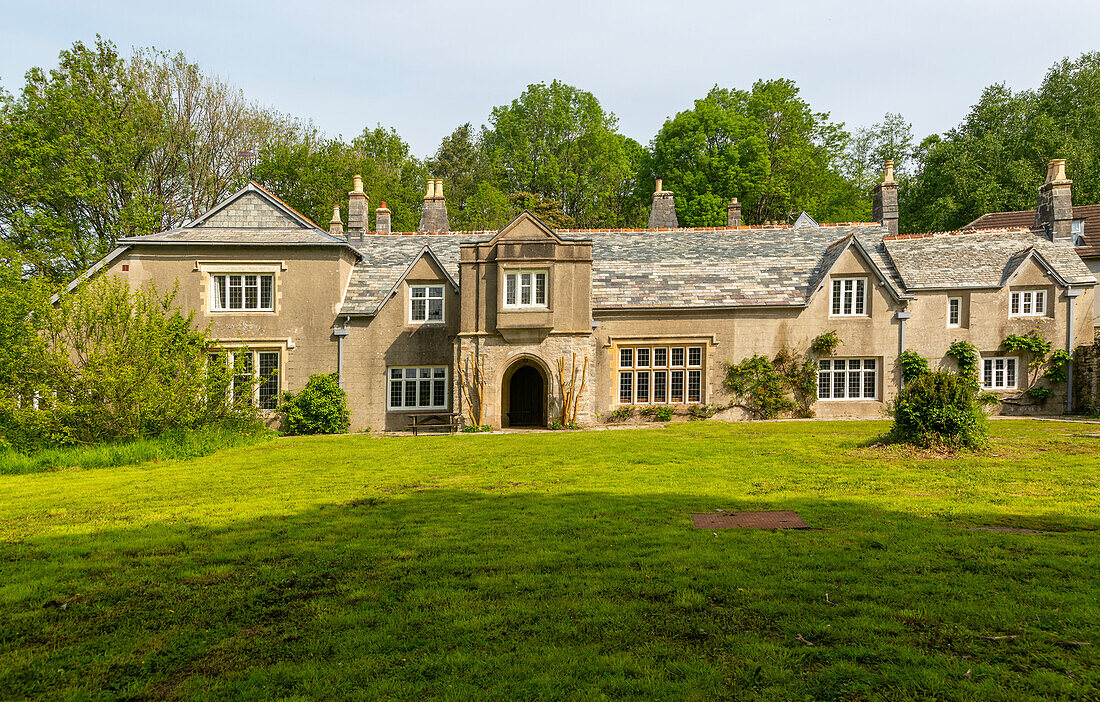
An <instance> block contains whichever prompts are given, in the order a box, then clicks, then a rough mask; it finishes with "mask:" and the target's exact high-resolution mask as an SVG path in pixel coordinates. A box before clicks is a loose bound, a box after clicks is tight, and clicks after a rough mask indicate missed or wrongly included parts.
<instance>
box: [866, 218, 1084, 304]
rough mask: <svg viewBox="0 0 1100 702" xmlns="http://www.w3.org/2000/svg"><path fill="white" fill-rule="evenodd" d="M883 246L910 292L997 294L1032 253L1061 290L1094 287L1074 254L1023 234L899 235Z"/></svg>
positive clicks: (1027, 232)
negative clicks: (994, 290) (992, 291)
mask: <svg viewBox="0 0 1100 702" xmlns="http://www.w3.org/2000/svg"><path fill="white" fill-rule="evenodd" d="M883 244H884V245H885V247H886V250H887V252H888V253H889V255H890V258H891V260H892V261H893V263H894V266H895V268H896V269H897V271H898V273H899V274H900V275H901V278H902V281H903V283H904V285H905V289H906V290H909V291H912V290H941V289H959V288H999V287H1001V286H1002V285H1004V281H1005V280H1006V271H1008V270H1009V269H1010V268H1012V269H1013V271H1014V270H1015V269H1018V268H1019V266H1020V265H1022V264H1023V262H1024V261H1025V260H1027V258H1028V257H1030V256H1031V255H1032V254H1031V253H1030V252H1031V251H1034V253H1035V254H1038V255H1039V259H1038V260H1040V261H1041V262H1042V263H1043V265H1045V266H1046V267H1047V268H1048V269H1049V270H1050V271H1051V272H1052V273H1053V274H1055V275H1056V276H1057V278H1058V279H1060V280H1062V281H1064V284H1068V285H1095V284H1096V277H1095V276H1094V275H1093V274H1092V272H1091V271H1090V270H1089V269H1088V267H1087V266H1086V265H1085V264H1084V262H1082V261H1081V258H1080V256H1078V255H1077V253H1076V252H1075V251H1074V250H1073V248H1071V247H1069V246H1063V245H1061V244H1055V243H1053V242H1051V241H1050V240H1049V239H1047V238H1046V236H1044V235H1043V234H1040V233H1036V232H1032V231H1031V230H1030V229H1027V228H1018V229H1003V230H998V231H990V230H971V231H963V232H944V233H939V234H902V235H898V236H888V237H885V239H884V241H883ZM1009 275H1010V274H1009Z"/></svg>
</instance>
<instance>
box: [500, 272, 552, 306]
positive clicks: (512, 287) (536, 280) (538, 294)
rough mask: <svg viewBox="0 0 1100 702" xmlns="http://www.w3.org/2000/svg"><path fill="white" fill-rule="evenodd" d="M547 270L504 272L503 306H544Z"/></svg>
mask: <svg viewBox="0 0 1100 702" xmlns="http://www.w3.org/2000/svg"><path fill="white" fill-rule="evenodd" d="M548 276H549V274H548V272H547V271H544V270H540V271H536V270H532V271H506V272H505V274H504V307H505V308H516V307H546V306H547V303H546V286H547V281H548Z"/></svg>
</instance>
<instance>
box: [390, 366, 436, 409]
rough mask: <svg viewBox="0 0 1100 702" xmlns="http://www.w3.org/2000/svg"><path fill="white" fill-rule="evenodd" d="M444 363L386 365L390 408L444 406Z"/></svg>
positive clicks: (432, 407)
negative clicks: (436, 364) (437, 364)
mask: <svg viewBox="0 0 1100 702" xmlns="http://www.w3.org/2000/svg"><path fill="white" fill-rule="evenodd" d="M448 376H449V369H448V368H447V367H446V366H409V367H401V368H388V369H387V377H388V380H389V386H390V387H389V390H390V391H389V398H388V400H387V402H386V406H387V409H390V410H418V409H446V408H447V378H448Z"/></svg>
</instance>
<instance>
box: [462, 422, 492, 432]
mask: <svg viewBox="0 0 1100 702" xmlns="http://www.w3.org/2000/svg"><path fill="white" fill-rule="evenodd" d="M492 430H493V427H492V426H490V425H488V424H467V425H466V426H464V427H462V432H463V433H464V434H480V433H482V432H486V431H492Z"/></svg>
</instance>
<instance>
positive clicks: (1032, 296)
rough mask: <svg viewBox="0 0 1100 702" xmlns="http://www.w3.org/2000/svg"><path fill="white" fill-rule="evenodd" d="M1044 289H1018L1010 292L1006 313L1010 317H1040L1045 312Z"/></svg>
mask: <svg viewBox="0 0 1100 702" xmlns="http://www.w3.org/2000/svg"><path fill="white" fill-rule="evenodd" d="M1046 301H1047V294H1046V291H1044V290H1020V291H1017V292H1013V293H1011V295H1010V297H1009V308H1008V313H1009V315H1010V316H1012V317H1042V316H1043V315H1045V314H1046V313H1047V307H1046Z"/></svg>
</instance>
